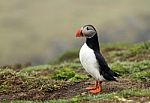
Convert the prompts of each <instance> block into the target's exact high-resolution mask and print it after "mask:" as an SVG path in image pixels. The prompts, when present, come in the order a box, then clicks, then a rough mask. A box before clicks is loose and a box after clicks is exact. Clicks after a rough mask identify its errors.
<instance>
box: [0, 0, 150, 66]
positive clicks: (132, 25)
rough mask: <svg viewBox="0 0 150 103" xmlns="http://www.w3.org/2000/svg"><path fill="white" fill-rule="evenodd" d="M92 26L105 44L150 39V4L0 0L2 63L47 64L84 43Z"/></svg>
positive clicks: (141, 0) (136, 0) (148, 0)
mask: <svg viewBox="0 0 150 103" xmlns="http://www.w3.org/2000/svg"><path fill="white" fill-rule="evenodd" d="M85 24H93V25H95V27H96V28H97V31H98V32H99V39H100V41H101V43H112V42H124V43H136V42H141V41H146V40H149V39H150V0H111V1H110V0H0V65H6V64H14V63H24V62H31V63H32V64H33V65H38V64H45V63H48V62H49V61H51V60H54V59H55V58H56V57H58V56H59V55H60V54H62V53H63V52H65V51H67V50H71V49H75V48H80V46H81V45H82V44H83V42H84V39H76V38H75V32H76V30H77V29H78V28H80V27H81V26H83V25H85Z"/></svg>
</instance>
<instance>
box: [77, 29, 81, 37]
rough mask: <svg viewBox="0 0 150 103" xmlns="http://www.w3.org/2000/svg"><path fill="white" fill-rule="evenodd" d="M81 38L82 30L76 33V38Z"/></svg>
mask: <svg viewBox="0 0 150 103" xmlns="http://www.w3.org/2000/svg"><path fill="white" fill-rule="evenodd" d="M80 36H81V30H80V29H79V30H77V32H76V37H80Z"/></svg>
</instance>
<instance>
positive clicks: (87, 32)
mask: <svg viewBox="0 0 150 103" xmlns="http://www.w3.org/2000/svg"><path fill="white" fill-rule="evenodd" d="M81 30H82V34H83V35H84V36H85V37H87V38H91V37H93V36H94V35H95V34H96V31H95V29H94V28H93V27H91V26H85V27H82V28H81Z"/></svg>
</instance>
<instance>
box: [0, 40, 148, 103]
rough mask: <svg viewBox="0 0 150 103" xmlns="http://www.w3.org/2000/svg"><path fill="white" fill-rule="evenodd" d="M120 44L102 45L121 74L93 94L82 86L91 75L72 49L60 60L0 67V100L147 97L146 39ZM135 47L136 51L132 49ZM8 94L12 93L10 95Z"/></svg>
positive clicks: (55, 102)
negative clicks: (15, 67) (35, 64)
mask: <svg viewBox="0 0 150 103" xmlns="http://www.w3.org/2000/svg"><path fill="white" fill-rule="evenodd" d="M121 45H122V44H121ZM123 45H125V46H124V47H123V48H121V46H120V45H119V44H117V45H116V44H115V46H113V45H112V44H111V45H109V46H103V48H102V53H103V54H104V56H105V57H106V60H107V61H108V62H109V65H110V67H111V68H112V70H113V71H115V72H117V73H119V74H121V77H119V78H118V82H106V83H104V84H103V85H102V86H103V91H102V93H100V94H97V95H92V94H90V93H89V92H87V91H86V90H85V89H84V87H86V86H88V85H89V82H91V81H92V80H93V79H91V78H89V77H88V76H87V75H88V74H87V73H86V72H85V70H84V69H83V67H82V66H81V64H80V62H79V59H78V58H76V56H77V52H76V51H75V52H74V53H73V54H72V55H76V56H73V58H71V59H65V58H64V57H65V56H64V54H65V55H66V56H67V53H68V52H67V53H64V54H62V56H61V58H62V59H58V60H59V63H56V64H49V65H39V66H30V67H25V68H22V69H21V70H19V71H18V69H17V70H15V69H14V67H13V69H12V68H11V66H8V67H5V68H3V67H0V97H1V98H2V99H1V102H4V103H8V102H10V100H12V101H11V102H12V103H47V102H50V103H79V102H90V103H94V102H98V101H101V102H102V103H103V102H129V101H136V102H147V101H150V89H149V88H150V87H149V82H150V60H149V59H148V56H149V55H150V52H148V51H149V47H147V46H148V45H149V41H148V42H144V43H140V44H134V45H130V46H128V44H123ZM127 48H128V49H127ZM137 48H138V49H137ZM135 49H136V50H139V52H136V53H135V52H133V51H134V50H135ZM136 50H135V51H136ZM132 53H133V55H132V56H131V55H130V54H132ZM124 54H125V56H123V55H124ZM68 55H71V54H70V53H69V54H68ZM138 56H142V57H144V58H145V57H146V56H147V58H145V59H144V60H143V58H142V57H141V58H138V60H137V59H135V58H137V57H138ZM68 57H69V56H68ZM112 57H114V58H112ZM131 58H134V59H132V60H131ZM11 95H14V97H13V98H10V97H9V96H11ZM8 97H9V98H8ZM66 98H68V99H67V100H66ZM134 98H136V100H135V99H134ZM140 98H143V99H142V100H141V99H140Z"/></svg>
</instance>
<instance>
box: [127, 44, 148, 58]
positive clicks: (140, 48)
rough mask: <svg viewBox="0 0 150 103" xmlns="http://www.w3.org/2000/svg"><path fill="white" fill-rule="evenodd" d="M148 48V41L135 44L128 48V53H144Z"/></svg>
mask: <svg viewBox="0 0 150 103" xmlns="http://www.w3.org/2000/svg"><path fill="white" fill-rule="evenodd" d="M148 50H150V41H146V42H143V43H139V44H135V45H134V46H133V47H132V48H130V49H129V51H130V55H136V54H139V53H144V52H146V51H148Z"/></svg>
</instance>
